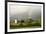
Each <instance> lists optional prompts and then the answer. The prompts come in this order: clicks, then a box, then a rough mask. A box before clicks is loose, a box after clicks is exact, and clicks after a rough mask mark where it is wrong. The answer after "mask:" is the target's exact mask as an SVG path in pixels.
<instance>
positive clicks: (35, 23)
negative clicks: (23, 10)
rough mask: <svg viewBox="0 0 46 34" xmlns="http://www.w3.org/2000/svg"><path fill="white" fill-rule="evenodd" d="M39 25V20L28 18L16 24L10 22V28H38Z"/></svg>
mask: <svg viewBox="0 0 46 34" xmlns="http://www.w3.org/2000/svg"><path fill="white" fill-rule="evenodd" d="M39 27H41V21H40V20H31V19H30V20H28V21H26V22H25V21H23V20H22V21H21V22H18V23H17V24H15V23H14V22H13V23H10V29H19V28H39Z"/></svg>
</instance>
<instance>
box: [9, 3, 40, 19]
mask: <svg viewBox="0 0 46 34" xmlns="http://www.w3.org/2000/svg"><path fill="white" fill-rule="evenodd" d="M9 14H10V15H9V16H10V18H11V19H15V18H16V19H17V18H18V19H26V18H28V17H31V18H32V19H37V17H40V15H41V6H40V5H30V4H26V3H25V4H24V3H11V4H9Z"/></svg>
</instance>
